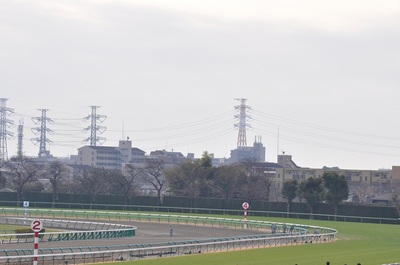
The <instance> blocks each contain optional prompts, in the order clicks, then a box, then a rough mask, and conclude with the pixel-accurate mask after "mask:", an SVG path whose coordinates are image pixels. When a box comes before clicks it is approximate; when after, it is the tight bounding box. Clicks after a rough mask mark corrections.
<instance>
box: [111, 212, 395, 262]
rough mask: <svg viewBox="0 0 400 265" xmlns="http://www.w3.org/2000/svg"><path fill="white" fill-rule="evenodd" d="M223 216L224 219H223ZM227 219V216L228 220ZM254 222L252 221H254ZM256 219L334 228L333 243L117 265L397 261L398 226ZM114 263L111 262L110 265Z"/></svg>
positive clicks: (149, 260)
mask: <svg viewBox="0 0 400 265" xmlns="http://www.w3.org/2000/svg"><path fill="white" fill-rule="evenodd" d="M225 217H226V216H225ZM229 218H231V217H229ZM254 219H256V218H254ZM257 219H260V220H262V219H263V220H269V221H278V222H287V223H298V224H309V225H318V226H325V227H331V228H335V229H337V230H338V231H339V233H338V235H337V241H335V242H330V243H322V244H307V245H298V246H287V247H272V248H264V249H251V250H241V251H235V252H226V253H212V254H200V255H190V256H181V257H173V258H160V259H148V260H141V261H130V262H118V264H120V265H128V264H135V265H161V264H162V265H187V264H190V265H205V264H207V265H212V264H215V265H253V264H263V265H269V264H271V265H295V264H298V265H325V264H326V263H327V261H329V262H330V264H331V265H344V264H347V265H351V264H354V265H356V264H357V263H361V264H362V265H380V264H386V263H394V262H400V226H399V225H386V224H385V225H382V224H366V223H345V222H333V221H315V220H299V219H281V218H268V219H266V218H262V219H261V218H257ZM110 264H115V263H110Z"/></svg>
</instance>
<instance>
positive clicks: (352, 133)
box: [255, 111, 400, 141]
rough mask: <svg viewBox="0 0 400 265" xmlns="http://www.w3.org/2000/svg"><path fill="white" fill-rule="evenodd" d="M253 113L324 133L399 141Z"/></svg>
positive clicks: (393, 138)
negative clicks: (323, 131)
mask: <svg viewBox="0 0 400 265" xmlns="http://www.w3.org/2000/svg"><path fill="white" fill-rule="evenodd" d="M255 112H257V113H260V114H262V115H265V116H267V117H270V118H272V119H274V120H282V121H284V122H287V123H290V124H297V125H301V126H304V127H309V128H313V129H318V130H325V131H329V132H337V133H341V134H346V135H354V136H363V137H371V138H378V139H391V140H399V141H400V138H399V137H392V136H383V135H375V134H367V133H361V132H351V131H345V130H340V129H337V128H330V127H324V126H320V125H315V124H311V123H305V122H299V121H296V120H292V119H288V118H284V117H280V116H276V115H272V114H267V113H264V112H261V111H255ZM276 126H279V125H278V124H276Z"/></svg>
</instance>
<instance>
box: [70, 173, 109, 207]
mask: <svg viewBox="0 0 400 265" xmlns="http://www.w3.org/2000/svg"><path fill="white" fill-rule="evenodd" d="M106 176H107V171H106V170H105V169H103V168H92V169H90V170H83V172H82V173H81V174H79V175H78V176H77V181H78V182H79V184H80V186H81V187H82V188H83V189H84V190H85V191H86V192H87V193H88V194H89V199H90V208H92V205H93V204H94V203H95V202H96V196H97V194H98V193H99V192H100V191H101V189H102V188H103V186H104V182H105V178H106Z"/></svg>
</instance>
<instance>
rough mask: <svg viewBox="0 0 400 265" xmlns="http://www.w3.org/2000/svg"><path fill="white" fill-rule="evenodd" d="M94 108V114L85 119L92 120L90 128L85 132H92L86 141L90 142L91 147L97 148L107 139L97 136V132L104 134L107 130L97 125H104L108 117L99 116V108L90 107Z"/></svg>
mask: <svg viewBox="0 0 400 265" xmlns="http://www.w3.org/2000/svg"><path fill="white" fill-rule="evenodd" d="M90 107H91V108H92V114H91V115H89V116H87V117H85V119H87V120H89V119H90V126H89V127H87V128H85V130H87V131H88V130H90V137H89V138H87V139H86V140H85V141H86V142H87V141H89V143H90V146H96V144H97V143H100V144H103V143H104V141H105V140H106V138H104V137H99V136H97V132H99V133H100V134H102V133H103V132H104V131H105V130H106V129H107V128H106V127H104V126H99V125H97V122H100V123H102V122H103V121H104V120H105V119H107V116H106V115H99V114H97V113H96V111H97V109H98V108H100V107H99V106H90Z"/></svg>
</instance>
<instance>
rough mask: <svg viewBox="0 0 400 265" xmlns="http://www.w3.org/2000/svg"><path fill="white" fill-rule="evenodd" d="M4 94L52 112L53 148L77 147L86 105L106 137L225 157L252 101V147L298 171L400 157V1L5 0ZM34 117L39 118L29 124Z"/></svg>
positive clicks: (0, 55) (28, 127)
mask: <svg viewBox="0 0 400 265" xmlns="http://www.w3.org/2000/svg"><path fill="white" fill-rule="evenodd" d="M0 91H1V93H0V98H6V99H8V100H7V102H6V103H7V107H8V108H12V109H13V111H14V114H13V115H11V116H8V117H7V118H8V119H10V120H13V121H14V126H13V127H10V128H8V130H9V131H10V132H13V133H14V137H13V138H12V139H10V140H8V141H7V145H8V156H9V157H11V156H13V155H15V154H16V151H17V127H18V124H19V122H20V120H21V119H23V123H24V142H23V148H24V153H25V155H29V156H30V155H32V156H34V155H37V154H38V151H39V146H38V145H34V144H33V143H32V141H31V139H34V138H37V137H39V135H35V134H34V133H33V132H32V130H33V131H35V127H38V126H39V125H36V124H35V123H34V122H33V120H35V117H40V116H41V111H39V110H40V109H48V111H47V117H48V118H50V119H52V122H48V123H47V127H48V128H49V129H51V130H52V132H48V133H47V138H48V139H49V140H51V141H52V142H49V143H48V144H47V149H48V150H50V152H51V153H52V154H53V155H55V156H67V155H73V154H77V149H78V148H79V147H81V146H83V145H85V144H86V143H85V142H84V140H85V139H86V138H88V137H89V135H90V133H89V132H88V131H85V130H83V129H84V128H86V127H88V126H89V125H90V121H89V120H85V119H84V117H86V116H88V115H90V114H91V108H90V106H99V108H98V109H97V114H100V115H106V116H107V119H106V120H105V121H104V122H103V123H102V124H99V125H102V126H105V127H107V130H106V131H105V132H104V133H103V134H101V135H99V136H102V137H104V138H106V139H107V140H106V141H105V142H104V144H103V145H108V146H115V145H117V144H118V140H121V139H125V138H126V137H129V138H130V139H131V140H132V141H133V145H134V146H135V147H138V148H140V149H142V150H144V151H146V152H147V153H149V152H150V151H151V150H155V149H167V150H174V151H179V152H182V153H183V154H185V155H186V154H187V153H188V152H191V153H195V156H196V157H200V156H201V154H202V152H203V151H208V152H209V153H213V154H214V155H215V157H229V156H230V150H232V149H235V148H236V144H237V135H238V131H237V130H235V128H234V124H235V123H237V122H238V121H236V120H235V119H234V115H235V114H237V113H236V112H235V110H234V106H236V105H239V104H240V102H239V101H237V100H235V99H236V98H246V99H247V102H246V103H247V105H248V106H250V107H251V108H252V110H251V111H250V110H249V112H248V114H249V115H251V117H252V120H249V121H248V124H249V125H251V126H252V129H250V130H248V131H247V145H249V146H251V145H252V144H253V142H254V139H255V136H261V137H262V142H263V144H264V146H265V147H266V148H267V155H266V156H267V160H268V161H271V162H276V156H277V153H281V152H283V151H284V152H285V153H286V154H290V155H292V156H293V159H294V161H295V162H296V163H297V164H298V165H299V166H303V167H316V168H320V167H323V166H329V167H331V166H338V167H340V168H345V169H378V168H391V167H392V165H400V117H399V116H400V115H399V114H400V1H398V0H394V1H390V0H385V1H378V0H374V1H370V0H359V1H357V0H336V1H318V0H309V1H298V0H276V1H269V0H263V1H262V0H259V1H256V0H248V1H235V0H213V1H211V0H202V1H187V0H181V1H179V0H169V1H165V0H159V1H156V0H154V1H150V0H146V1H144V0H141V1H135V0H129V1H128V0H125V1H124V0H96V1H94V0H92V1H90V0H85V1H78V0H75V1H72V0H65V1H64V0H57V1H54V0H48V1H47V0H27V1H23V0H22V1H8V0H0ZM32 118H33V120H32Z"/></svg>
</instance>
